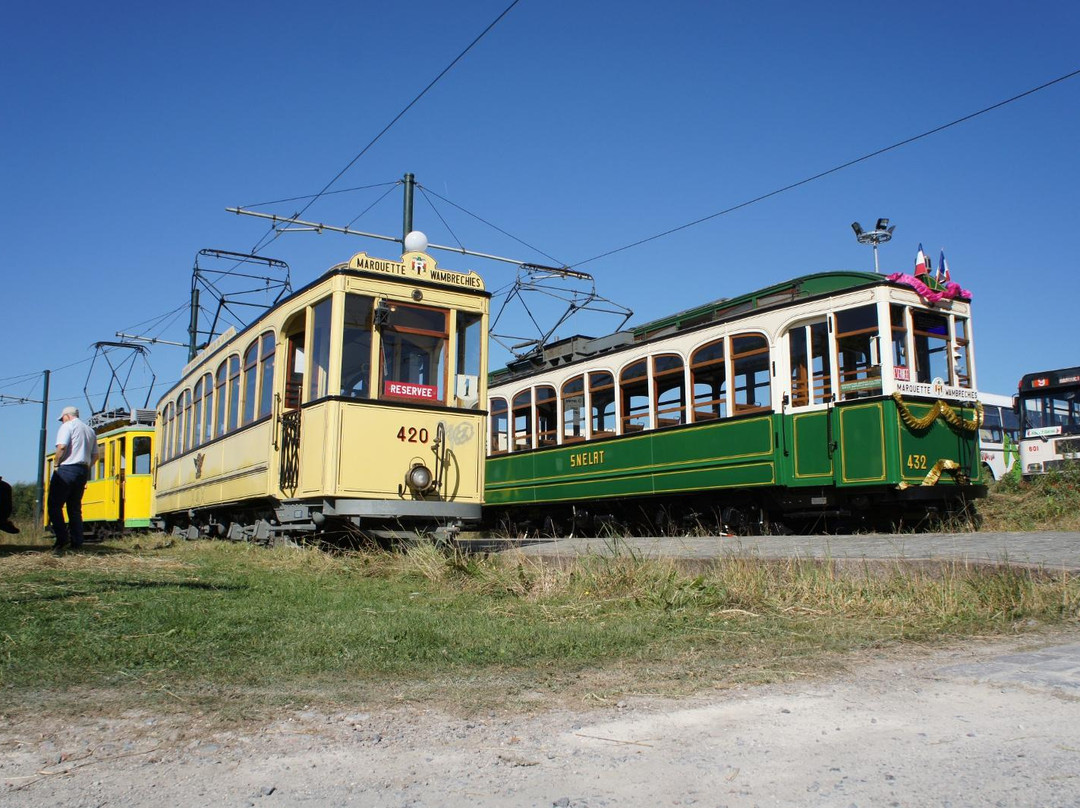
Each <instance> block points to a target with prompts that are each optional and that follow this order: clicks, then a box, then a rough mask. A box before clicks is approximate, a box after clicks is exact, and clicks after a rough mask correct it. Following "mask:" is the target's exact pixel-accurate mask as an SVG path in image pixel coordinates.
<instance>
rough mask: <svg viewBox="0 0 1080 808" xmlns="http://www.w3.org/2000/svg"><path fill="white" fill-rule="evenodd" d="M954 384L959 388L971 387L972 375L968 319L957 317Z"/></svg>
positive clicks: (954, 325)
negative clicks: (969, 364) (969, 358)
mask: <svg viewBox="0 0 1080 808" xmlns="http://www.w3.org/2000/svg"><path fill="white" fill-rule="evenodd" d="M953 329H954V337H955V341H954V343H953V345H954V350H953V384H955V385H956V386H957V387H971V373H970V371H969V370H968V346H969V344H970V343H969V342H968V337H967V319H966V318H964V317H957V318H955V320H954V321H953Z"/></svg>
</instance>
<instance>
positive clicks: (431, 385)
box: [376, 301, 449, 404]
mask: <svg viewBox="0 0 1080 808" xmlns="http://www.w3.org/2000/svg"><path fill="white" fill-rule="evenodd" d="M384 305H387V304H386V301H383V302H382V303H380V307H382V306H384ZM447 314H448V313H447V312H446V311H444V310H442V309H429V308H424V307H421V306H412V305H408V304H404V303H394V304H390V305H389V308H388V310H387V311H386V319H385V323H384V325H382V327H381V336H382V357H381V360H382V367H381V370H382V391H381V395H382V397H384V398H392V399H401V398H410V399H419V400H421V401H427V402H429V403H432V404H435V403H443V402H445V401H446V392H445V388H444V384H445V368H446V351H447V343H448V342H449V340H448V336H449V334H448V332H447ZM376 319H377V320H378V319H379V318H378V317H377V318H376Z"/></svg>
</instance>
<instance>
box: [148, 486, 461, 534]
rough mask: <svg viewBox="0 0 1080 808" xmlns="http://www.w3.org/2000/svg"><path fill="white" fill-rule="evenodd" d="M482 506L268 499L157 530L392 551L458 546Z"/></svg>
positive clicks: (171, 519)
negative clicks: (427, 544)
mask: <svg viewBox="0 0 1080 808" xmlns="http://www.w3.org/2000/svg"><path fill="white" fill-rule="evenodd" d="M479 520H480V506H479V505H468V504H464V505H462V504H448V503H445V502H434V501H433V502H424V501H405V502H402V501H389V500H385V501H384V500H366V499H345V498H335V499H323V498H319V499H289V500H274V499H262V500H255V501H245V502H237V503H226V504H222V505H217V506H214V507H212V508H203V509H195V510H191V511H187V512H185V513H171V514H166V515H163V516H160V517H157V518H156V519H155V526H156V527H157V528H159V529H161V530H164V531H165V532H167V533H171V534H172V535H174V536H178V537H181V538H184V539H189V540H195V539H226V540H228V541H245V542H253V543H256V544H265V545H271V546H273V545H279V544H296V543H302V542H306V541H315V540H317V541H320V542H326V543H330V544H341V545H356V544H372V543H374V544H379V545H390V544H395V543H399V542H413V541H420V540H428V541H434V542H437V543H438V542H445V541H452V540H453V539H454V538H456V537H457V535H458V533H459V532H460V531H461V530H462V528H463V527H465V526H466V525H469V524H475V523H479Z"/></svg>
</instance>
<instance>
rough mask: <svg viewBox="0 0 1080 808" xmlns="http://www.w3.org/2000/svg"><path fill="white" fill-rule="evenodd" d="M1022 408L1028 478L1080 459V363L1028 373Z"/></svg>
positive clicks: (1022, 447) (1021, 395) (1024, 468)
mask: <svg viewBox="0 0 1080 808" xmlns="http://www.w3.org/2000/svg"><path fill="white" fill-rule="evenodd" d="M1019 410H1020V430H1021V432H1020V435H1021V436H1020V461H1021V463H1022V464H1023V465H1022V466H1021V467H1020V468H1021V470H1022V471H1023V473H1024V478H1025V479H1029V478H1031V477H1033V476H1034V475H1036V474H1043V473H1045V472H1047V471H1050V470H1052V469H1057V468H1060V467H1061V466H1062V465H1064V464H1065V463H1068V462H1070V461H1076V460H1080V367H1075V368H1061V369H1060V370H1044V371H1042V372H1041V373H1028V374H1027V375H1025V376H1024V377H1023V378H1022V379H1020V391H1019Z"/></svg>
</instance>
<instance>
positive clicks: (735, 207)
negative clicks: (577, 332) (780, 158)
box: [570, 69, 1080, 267]
mask: <svg viewBox="0 0 1080 808" xmlns="http://www.w3.org/2000/svg"><path fill="white" fill-rule="evenodd" d="M1078 75H1080V69H1077V70H1073V71H1072V72H1070V73H1066V74H1065V75H1064V76H1058V77H1057V78H1056V79H1053V80H1051V81H1048V82H1046V83H1045V84H1040V85H1039V86H1038V87H1033V88H1031V89H1030V90H1026V91H1025V92H1022V93H1020V94H1019V95H1014V96H1013V97H1012V98H1007V99H1005V100H1004V101H999V102H997V103H996V104H991V105H990V106H988V107H984V108H983V109H980V110H979V111H978V112H972V113H970V114H968V115H965V116H963V117H962V118H957V119H956V120H955V121H950V122H949V123H946V124H942V125H941V126H935V127H934V128H933V129H928V130H927V131H925V132H923V133H921V134H918V135H914V136H913V137H909V138H905V139H904V140H901V141H899V142H897V143H893V144H892V145H891V146H886V147H884V148H881V149H877V150H876V151H872V152H870V153H869V154H864V155H863V156H862V157H856V158H855V159H854V160H848V161H847V162H846V163H841V164H840V165H838V166H835V167H833V168H830V169H828V170H827V171H821V172H818V173H817V174H814V175H813V176H810V177H806V178H805V179H801V180H799V181H798V182H793V183H791V184H789V185H785V186H784V187H782V188H777V189H776V190H775V191H770V192H769V193H767V194H762V195H761V196H756V197H754V198H753V199H749V200H747V201H745V202H740V203H739V204H738V205H732V206H731V207H730V208H725V209H724V210H721V211H718V212H717V213H712V214H710V215H708V216H702V217H701V218H700V219H695V220H694V221H692V222H688V223H686V224H683V225H679V226H678V227H673V228H671V229H670V230H665V231H664V232H662V233H657V234H656V235H654V236H649V237H648V238H643V239H638V240H637V241H635V242H633V243H631V244H627V245H626V246H624V247H618V248H616V249H614V250H608V251H607V252H604V253H600V255H594V256H593V257H592V258H588V259H586V260H584V261H578V262H577V263H574V264H570V266H571V267H580V266H584V265H585V264H590V263H592V262H593V261H599V260H600V259H601V258H607V257H609V256H612V255H615V254H616V253H620V252H625V251H626V250H629V249H632V248H633V247H640V246H641V245H642V244H648V243H649V242H650V241H656V240H657V239H661V238H664V237H665V236H670V235H672V234H673V233H678V232H680V231H681V230H687V229H689V228H691V227H695V226H697V225H699V224H702V223H704V222H707V221H710V220H711V219H715V218H717V217H719V216H725V215H727V214H728V213H733V212H734V211H737V210H741V209H742V208H745V207H749V206H750V205H753V204H756V203H758V202H761V201H763V200H766V199H769V198H770V197H774V196H776V195H778V194H782V193H784V192H785V191H790V190H792V189H794V188H798V187H800V186H802V185H806V184H807V183H811V182H814V181H815V180H819V179H821V178H822V177H827V176H829V175H830V174H835V173H836V172H838V171H843V170H844V169H845V168H850V167H851V166H853V165H857V164H858V163H862V162H865V161H866V160H869V159H871V158H872V157H878V156H880V155H882V154H885V153H886V152H890V151H893V150H894V149H899V148H900V147H901V146H907V145H908V144H910V143H914V142H915V141H917V140H922V139H923V138H926V137H930V135H935V134H937V133H938V132H943V131H944V130H946V129H950V128H952V127H953V126H957V125H959V124H962V123H965V122H966V121H970V120H972V119H973V118H978V117H979V116H980V115H985V114H986V113H988V112H992V111H993V110H995V109H1000V108H1001V107H1003V106H1005V105H1007V104H1011V103H1013V102H1014V101H1019V100H1020V99H1021V98H1026V97H1027V96H1029V95H1032V94H1033V93H1037V92H1039V91H1040V90H1045V89H1046V88H1048V87H1052V86H1053V85H1055V84H1058V83H1060V82H1063V81H1065V80H1066V79H1071V78H1073V77H1074V76H1078Z"/></svg>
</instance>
